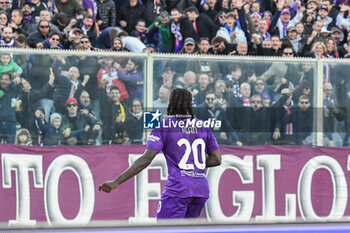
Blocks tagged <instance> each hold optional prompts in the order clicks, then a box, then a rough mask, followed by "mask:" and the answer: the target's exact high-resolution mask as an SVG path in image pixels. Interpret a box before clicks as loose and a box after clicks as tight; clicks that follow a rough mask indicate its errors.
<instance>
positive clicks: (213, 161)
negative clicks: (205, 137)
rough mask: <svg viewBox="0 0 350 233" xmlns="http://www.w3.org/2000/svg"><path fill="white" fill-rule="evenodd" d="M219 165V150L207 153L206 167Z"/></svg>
mask: <svg viewBox="0 0 350 233" xmlns="http://www.w3.org/2000/svg"><path fill="white" fill-rule="evenodd" d="M220 164H221V152H220V150H215V151H211V152H208V156H207V160H206V167H215V166H219V165H220Z"/></svg>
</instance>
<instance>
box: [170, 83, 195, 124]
mask: <svg viewBox="0 0 350 233" xmlns="http://www.w3.org/2000/svg"><path fill="white" fill-rule="evenodd" d="M167 113H168V116H170V115H177V114H178V115H183V116H185V115H188V114H189V115H191V117H192V118H194V115H193V109H192V94H191V92H190V91H188V90H186V89H184V88H175V89H174V90H173V91H172V92H171V94H170V100H169V105H168V109H167Z"/></svg>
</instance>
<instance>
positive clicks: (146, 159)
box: [98, 149, 158, 193]
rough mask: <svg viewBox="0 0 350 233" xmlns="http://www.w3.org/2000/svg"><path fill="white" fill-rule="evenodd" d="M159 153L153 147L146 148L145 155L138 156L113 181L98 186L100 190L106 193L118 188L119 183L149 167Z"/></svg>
mask: <svg viewBox="0 0 350 233" xmlns="http://www.w3.org/2000/svg"><path fill="white" fill-rule="evenodd" d="M157 154H158V152H157V151H155V150H152V149H146V150H145V152H144V153H143V155H142V156H141V157H140V158H138V159H137V160H136V161H135V162H134V163H133V164H132V165H131V166H130V167H129V168H128V169H126V170H125V171H124V172H123V173H122V174H120V175H119V176H117V177H116V178H115V179H114V180H112V181H106V182H104V183H103V184H101V185H100V186H99V187H98V190H99V191H104V192H106V193H109V192H111V191H112V190H114V189H116V188H117V187H118V186H119V185H121V184H122V183H124V182H125V181H127V180H128V179H130V178H131V177H133V176H135V175H137V174H139V173H140V172H141V171H142V170H143V169H145V168H146V167H148V165H149V164H150V163H151V162H152V160H153V159H154V157H155V156H156V155H157Z"/></svg>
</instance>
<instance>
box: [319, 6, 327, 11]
mask: <svg viewBox="0 0 350 233" xmlns="http://www.w3.org/2000/svg"><path fill="white" fill-rule="evenodd" d="M320 10H326V11H328V7H327V6H326V5H321V6H320Z"/></svg>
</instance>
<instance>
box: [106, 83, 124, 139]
mask: <svg viewBox="0 0 350 233" xmlns="http://www.w3.org/2000/svg"><path fill="white" fill-rule="evenodd" d="M105 82H106V80H105V79H103V80H102V83H101V88H100V101H101V119H102V122H103V131H102V143H103V144H112V143H113V144H115V143H116V144H121V143H123V144H125V143H127V142H128V141H129V138H128V137H127V133H126V132H127V131H126V122H125V120H126V112H125V110H126V109H125V107H124V105H123V104H122V103H121V102H120V91H119V89H118V87H115V86H113V87H111V90H110V92H109V93H108V95H107V93H106V91H105V90H104V87H105V86H106V84H105Z"/></svg>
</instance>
